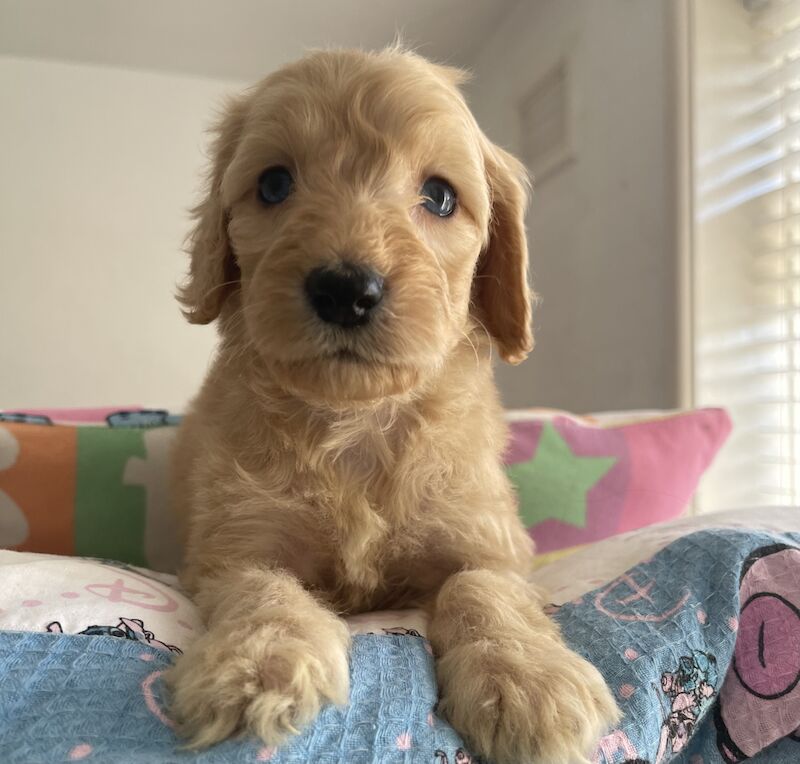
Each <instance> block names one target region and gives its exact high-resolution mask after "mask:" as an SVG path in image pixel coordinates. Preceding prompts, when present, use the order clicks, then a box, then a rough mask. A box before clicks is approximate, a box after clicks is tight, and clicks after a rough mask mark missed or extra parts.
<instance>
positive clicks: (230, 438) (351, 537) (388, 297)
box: [168, 48, 617, 763]
mask: <svg viewBox="0 0 800 764" xmlns="http://www.w3.org/2000/svg"><path fill="white" fill-rule="evenodd" d="M462 80H463V76H462V74H461V72H459V71H457V70H454V69H450V68H446V67H443V66H437V65H433V64H431V63H429V62H427V61H425V60H424V59H422V58H420V57H419V56H417V55H414V54H412V53H409V52H404V51H402V50H398V49H396V48H392V49H388V50H385V51H383V52H379V53H363V52H354V51H341V52H320V53H315V54H313V55H310V56H308V57H306V58H304V59H302V60H301V61H299V62H298V63H295V64H292V65H290V66H287V67H285V68H283V69H281V70H280V71H278V72H276V73H274V74H272V75H270V76H269V77H267V78H266V79H264V80H263V81H261V82H260V83H259V84H258V85H256V86H255V87H253V88H252V89H250V90H249V91H247V92H246V93H244V94H243V95H242V96H241V97H239V98H237V99H235V100H233V101H231V102H230V103H229V104H228V106H227V109H226V111H225V114H224V116H223V117H222V119H221V121H220V122H219V124H218V125H217V130H216V141H215V143H214V145H213V163H212V168H211V172H210V177H209V182H208V189H207V195H206V197H205V199H204V201H202V203H201V204H200V205H199V206H198V207H197V208H196V210H195V217H196V227H195V228H194V231H193V233H192V235H191V238H190V247H189V249H190V255H191V265H190V273H189V278H188V282H187V283H186V285H185V286H184V288H183V289H182V291H181V294H180V299H181V301H182V303H183V305H184V307H185V313H186V315H187V317H188V319H189V320H190V321H191V322H194V323H203V324H204V323H208V322H211V321H217V322H218V328H219V334H220V339H221V342H220V347H219V352H218V354H217V356H216V359H215V360H214V362H213V365H212V367H211V370H210V371H209V373H208V376H207V378H206V380H205V384H204V385H203V387H202V390H201V392H200V393H199V395H198V397H197V398H196V400H195V401H194V404H193V406H192V407H191V411H190V413H189V415H188V416H187V417H186V420H185V422H184V424H183V426H182V428H181V431H180V435H179V440H178V445H177V451H176V464H175V476H176V477H175V486H174V489H175V491H174V498H175V504H176V509H177V512H178V514H179V517H180V518H181V521H182V526H183V529H184V534H185V541H186V551H185V561H184V567H183V573H182V576H183V581H184V582H185V584H186V585H187V587H188V588H189V589H190V591H191V592H192V593H193V595H194V597H195V599H196V601H197V604H198V606H199V607H200V609H201V611H202V614H203V616H204V618H205V620H206V622H207V624H208V631H207V632H206V633H205V635H204V636H202V637H201V638H200V639H198V640H197V642H195V644H194V645H193V646H192V647H190V648H189V649H188V650H187V652H186V654H185V655H184V656H183V657H181V658H179V659H178V661H177V663H176V665H175V667H174V668H173V669H172V670H171V671H170V672H169V674H168V682H169V684H170V686H171V689H172V697H173V701H172V711H173V714H174V716H175V718H176V721H177V724H178V729H179V731H180V732H181V733H182V734H183V736H185V737H186V738H187V739H188V741H189V742H190V744H192V745H194V746H198V747H202V746H208V745H211V744H213V743H216V742H218V741H220V740H223V739H224V738H227V737H228V736H230V735H232V734H233V733H235V732H237V731H248V732H251V733H254V734H255V735H257V736H259V737H260V738H261V739H263V740H264V741H265V742H266V743H268V744H279V743H280V742H281V741H283V740H284V739H285V738H286V736H287V735H290V734H294V733H296V732H297V731H298V730H299V729H300V728H302V727H303V726H304V725H306V724H308V723H309V722H311V721H312V720H313V719H314V717H315V716H316V714H317V712H318V711H319V709H320V707H321V706H322V705H323V704H325V703H328V702H333V703H345V702H346V701H347V697H348V643H349V637H348V630H347V628H346V627H345V625H344V624H343V622H342V621H341V620H340V618H339V615H340V614H347V613H357V612H362V611H367V610H373V609H381V608H406V607H422V608H425V609H427V611H428V612H429V614H430V618H431V622H430V638H431V642H432V644H433V647H434V650H435V653H436V655H437V656H438V661H437V674H438V679H439V682H440V688H441V703H440V710H441V712H442V713H443V714H445V715H446V717H447V718H448V719H449V720H450V722H451V723H452V724H453V725H454V727H455V728H456V729H457V730H458V731H459V732H461V733H462V734H463V735H464V736H465V737H466V739H467V740H468V741H469V743H470V745H471V746H472V747H473V748H474V750H475V751H476V752H478V753H480V754H481V755H484V756H487V757H489V758H491V759H493V760H494V761H496V762H515V763H518V762H528V761H531V760H533V759H536V761H541V760H545V761H554V762H568V761H572V760H573V759H576V758H581V757H582V756H583V755H584V754H585V753H586V752H587V751H588V750H589V749H590V748H591V746H592V745H593V743H595V742H596V740H597V738H598V737H599V736H600V734H601V733H602V732H603V730H604V729H605V728H606V727H607V726H608V725H609V724H610V723H612V722H613V721H614V720H615V719H616V718H617V709H616V706H615V704H614V701H613V699H612V697H611V695H610V694H609V692H608V690H607V688H606V686H605V684H604V683H603V680H602V678H601V676H600V675H599V673H598V672H597V671H596V670H595V669H594V668H593V667H592V666H591V665H590V664H589V663H587V662H586V661H585V660H583V659H582V658H580V657H579V656H577V655H576V654H575V653H573V652H571V651H570V650H568V649H567V648H566V647H565V645H564V644H563V642H562V641H561V639H560V636H559V633H558V629H557V627H556V626H555V625H554V624H553V622H552V621H550V620H549V619H548V618H547V617H546V616H545V615H544V613H543V612H542V606H543V604H544V603H545V600H544V598H543V594H542V593H541V592H540V591H538V590H537V589H536V588H534V587H533V586H531V585H530V584H528V583H527V582H526V574H527V573H528V571H529V569H530V565H531V560H532V556H533V548H532V544H531V540H530V538H529V536H528V534H527V533H526V532H525V529H524V528H523V526H522V524H521V523H520V521H519V519H518V517H517V511H516V506H515V499H514V495H513V493H512V489H511V486H510V484H509V482H508V479H507V478H506V475H505V472H504V470H503V467H502V465H501V458H500V457H501V453H502V451H503V448H504V445H505V442H506V430H505V427H504V424H503V417H502V410H501V406H500V403H499V400H498V396H497V392H496V390H495V387H494V384H493V378H492V365H491V361H492V358H491V356H492V351H491V349H492V345H494V347H495V348H496V349H497V352H498V353H499V355H500V356H501V357H502V358H503V359H504V360H506V361H509V362H511V363H517V362H519V361H522V360H523V359H524V358H525V356H526V355H527V353H528V352H529V351H530V350H531V348H532V345H533V339H532V336H531V329H530V319H531V315H530V311H531V307H530V293H529V288H528V282H527V265H528V253H527V248H526V239H525V230H524V223H523V216H524V209H525V206H526V174H525V171H524V170H523V168H522V166H521V165H520V163H519V162H517V161H516V160H515V159H513V158H512V157H511V156H510V155H508V154H507V153H506V152H505V151H503V150H501V149H500V148H498V147H497V146H494V145H492V144H491V143H490V142H489V141H488V140H487V138H486V137H485V136H484V135H483V133H482V132H481V131H480V129H479V128H478V126H477V124H476V123H475V120H474V118H473V117H472V115H471V113H470V111H469V109H468V107H467V105H466V103H465V101H464V99H463V97H462V95H461V94H460V92H459V89H458V86H459V84H460V83H461V82H462Z"/></svg>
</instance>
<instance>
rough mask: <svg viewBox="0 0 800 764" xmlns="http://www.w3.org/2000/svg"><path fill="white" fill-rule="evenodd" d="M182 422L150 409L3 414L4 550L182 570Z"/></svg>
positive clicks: (0, 542)
mask: <svg viewBox="0 0 800 764" xmlns="http://www.w3.org/2000/svg"><path fill="white" fill-rule="evenodd" d="M178 420H179V417H175V416H172V415H170V414H168V413H167V412H166V411H162V410H144V409H135V410H134V409H127V410H118V409H97V410H94V411H89V410H81V411H79V412H73V411H47V410H44V411H36V412H25V413H24V414H2V413H0V547H7V548H13V549H17V550H20V551H27V552H46V553H51V554H70V555H80V556H82V557H101V558H107V559H113V560H120V561H122V562H126V563H129V564H132V565H141V566H146V567H150V568H153V569H156V570H161V571H167V572H169V571H172V570H174V569H175V566H176V564H177V561H178V559H179V557H180V550H179V546H178V542H177V535H176V532H175V527H174V521H173V517H172V513H171V512H169V511H168V508H167V495H168V486H169V475H168V468H169V448H170V446H171V444H172V439H173V438H174V436H175V432H176V429H177V428H176V427H175V426H174V425H175V424H176V423H177V421H178ZM67 423H69V424H67ZM72 423H77V424H72Z"/></svg>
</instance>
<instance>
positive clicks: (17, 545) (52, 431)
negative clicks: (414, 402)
mask: <svg viewBox="0 0 800 764" xmlns="http://www.w3.org/2000/svg"><path fill="white" fill-rule="evenodd" d="M508 418H509V422H510V430H511V438H510V442H509V447H508V451H507V454H506V461H507V464H508V471H509V475H510V477H511V480H512V481H513V483H514V485H515V487H516V490H517V495H518V497H519V507H520V516H521V517H522V519H523V521H524V522H525V524H526V527H528V529H529V532H530V534H531V536H532V537H533V538H534V540H535V541H536V544H537V547H538V550H539V553H540V554H552V553H555V552H558V551H560V550H563V549H564V548H569V547H574V546H577V545H582V544H587V543H591V542H593V541H597V540H599V539H603V538H607V537H609V536H612V535H614V534H616V533H621V532H624V531H629V530H633V529H635V528H639V527H643V526H646V525H650V524H652V523H655V522H660V521H664V520H670V519H673V518H675V517H678V516H679V515H680V514H681V513H682V512H683V511H684V509H685V508H686V506H687V505H688V503H689V501H690V500H691V496H692V494H693V493H694V490H695V488H696V487H697V483H698V481H699V480H700V478H701V477H702V475H703V472H704V471H705V470H706V469H707V468H708V466H709V464H710V463H711V461H712V459H713V458H714V455H715V454H716V453H717V451H718V450H719V448H720V447H721V446H722V444H723V443H724V442H725V439H726V438H727V436H728V433H729V431H730V420H729V418H728V416H727V414H726V413H725V412H724V411H722V410H720V409H700V410H696V411H687V412H662V413H660V414H653V413H652V412H648V413H641V414H634V413H628V414H626V415H622V414H617V415H616V416H615V417H614V418H609V417H608V416H598V415H595V416H590V417H578V416H575V415H572V414H567V413H566V412H554V411H547V410H541V409H533V410H527V411H516V412H509V415H508ZM179 419H180V418H179V417H177V416H174V415H171V414H169V413H168V412H167V411H164V410H160V409H147V410H145V409H141V408H138V409H137V408H133V409H126V410H118V409H114V408H108V407H107V408H104V409H95V410H91V409H78V410H73V411H70V410H48V409H37V410H32V411H27V412H17V413H8V412H6V413H2V412H0V547H6V548H14V549H17V550H20V551H30V552H44V553H54V554H63V555H79V556H99V557H107V558H111V559H115V560H122V561H124V562H127V563H129V564H132V565H140V566H147V567H149V568H151V569H155V570H160V571H173V570H174V569H175V566H176V562H177V559H178V556H179V547H178V544H177V541H176V534H175V528H174V525H173V521H172V516H171V514H170V513H169V511H168V509H167V486H168V480H169V474H168V468H169V449H170V446H171V444H172V440H173V437H174V434H175V425H176V424H177V422H178V421H179ZM542 559H543V560H544V559H547V558H542Z"/></svg>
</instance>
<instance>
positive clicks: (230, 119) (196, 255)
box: [178, 98, 247, 324]
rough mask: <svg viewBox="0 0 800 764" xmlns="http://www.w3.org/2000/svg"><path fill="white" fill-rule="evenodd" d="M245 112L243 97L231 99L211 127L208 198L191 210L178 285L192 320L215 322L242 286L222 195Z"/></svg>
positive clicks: (239, 136) (185, 307)
mask: <svg viewBox="0 0 800 764" xmlns="http://www.w3.org/2000/svg"><path fill="white" fill-rule="evenodd" d="M246 113H247V102H246V100H245V99H244V98H238V99H232V100H230V101H229V102H228V103H227V105H226V108H225V111H224V114H223V116H222V118H221V119H220V120H219V121H218V122H217V124H216V125H215V126H214V127H213V129H212V131H211V132H212V133H213V134H214V135H215V137H214V140H213V141H212V144H211V168H210V170H209V173H208V177H207V180H206V190H205V198H204V199H203V201H201V202H200V203H199V204H198V205H197V206H196V207H195V208H194V209H193V210H192V217H193V218H194V220H195V226H194V229H193V230H192V232H191V233H190V234H189V237H188V248H187V252H188V254H189V256H190V258H191V261H190V264H189V276H188V279H187V281H186V283H185V284H183V286H181V287H180V288H179V290H178V301H179V302H180V303H181V304H182V305H183V307H184V310H183V314H184V316H186V318H187V319H188V320H189V322H190V323H193V324H208V323H211V321H213V320H214V319H215V318H217V316H219V313H220V310H221V309H222V305H223V303H224V302H225V299H226V298H227V297H228V295H229V294H231V292H233V291H235V290H236V289H237V288H238V286H239V277H240V273H239V266H238V265H237V263H236V258H235V256H234V254H233V250H232V248H231V244H230V240H229V239H228V210H227V209H225V206H224V204H223V201H222V178H223V177H224V175H225V171H226V170H227V168H228V165H229V164H230V162H231V160H232V159H233V155H234V153H235V151H236V147H237V146H238V144H239V139H240V138H241V135H242V129H243V126H244V121H245V115H246Z"/></svg>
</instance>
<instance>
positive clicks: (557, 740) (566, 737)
mask: <svg viewBox="0 0 800 764" xmlns="http://www.w3.org/2000/svg"><path fill="white" fill-rule="evenodd" d="M548 642H549V643H550V644H543V643H542V642H541V641H539V642H537V643H536V644H531V645H525V644H522V643H520V642H512V641H509V642H493V641H488V640H486V641H480V642H470V643H467V644H462V645H459V646H457V647H454V648H453V649H451V650H449V651H448V652H447V654H446V655H444V656H443V657H442V659H441V660H440V661H439V664H438V675H439V682H440V685H441V688H442V698H441V702H440V706H439V708H440V710H441V711H442V712H443V713H444V715H445V716H446V717H447V718H448V719H449V720H450V722H451V724H452V725H453V726H454V727H455V728H456V729H457V730H458V731H459V732H460V733H461V734H463V735H464V736H465V738H466V739H467V740H468V741H469V743H470V745H471V746H472V747H473V748H474V749H475V751H476V752H477V753H479V754H481V755H482V756H485V757H487V758H489V759H491V760H492V761H494V762H496V764H512V763H513V764H529V763H531V762H536V764H544V762H548V763H552V764H573V762H584V761H587V758H586V756H587V754H588V753H590V752H591V750H592V748H593V746H595V745H596V744H597V742H598V740H599V739H600V737H601V736H602V735H603V734H604V732H605V731H606V730H607V729H608V728H609V727H610V726H611V725H612V724H614V723H615V722H616V721H617V720H618V719H619V710H618V709H617V705H616V703H615V702H614V699H613V697H612V695H611V693H610V692H609V690H608V687H607V686H606V684H605V682H604V681H603V677H602V676H601V675H600V673H599V672H598V671H597V669H596V668H595V667H594V666H592V665H591V664H590V663H589V662H588V661H586V660H584V659H583V658H581V657H580V656H579V655H576V654H575V653H574V652H572V651H571V650H569V649H567V648H566V647H564V646H563V645H562V644H561V643H560V642H558V641H556V640H548ZM529 648H530V649H529Z"/></svg>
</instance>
